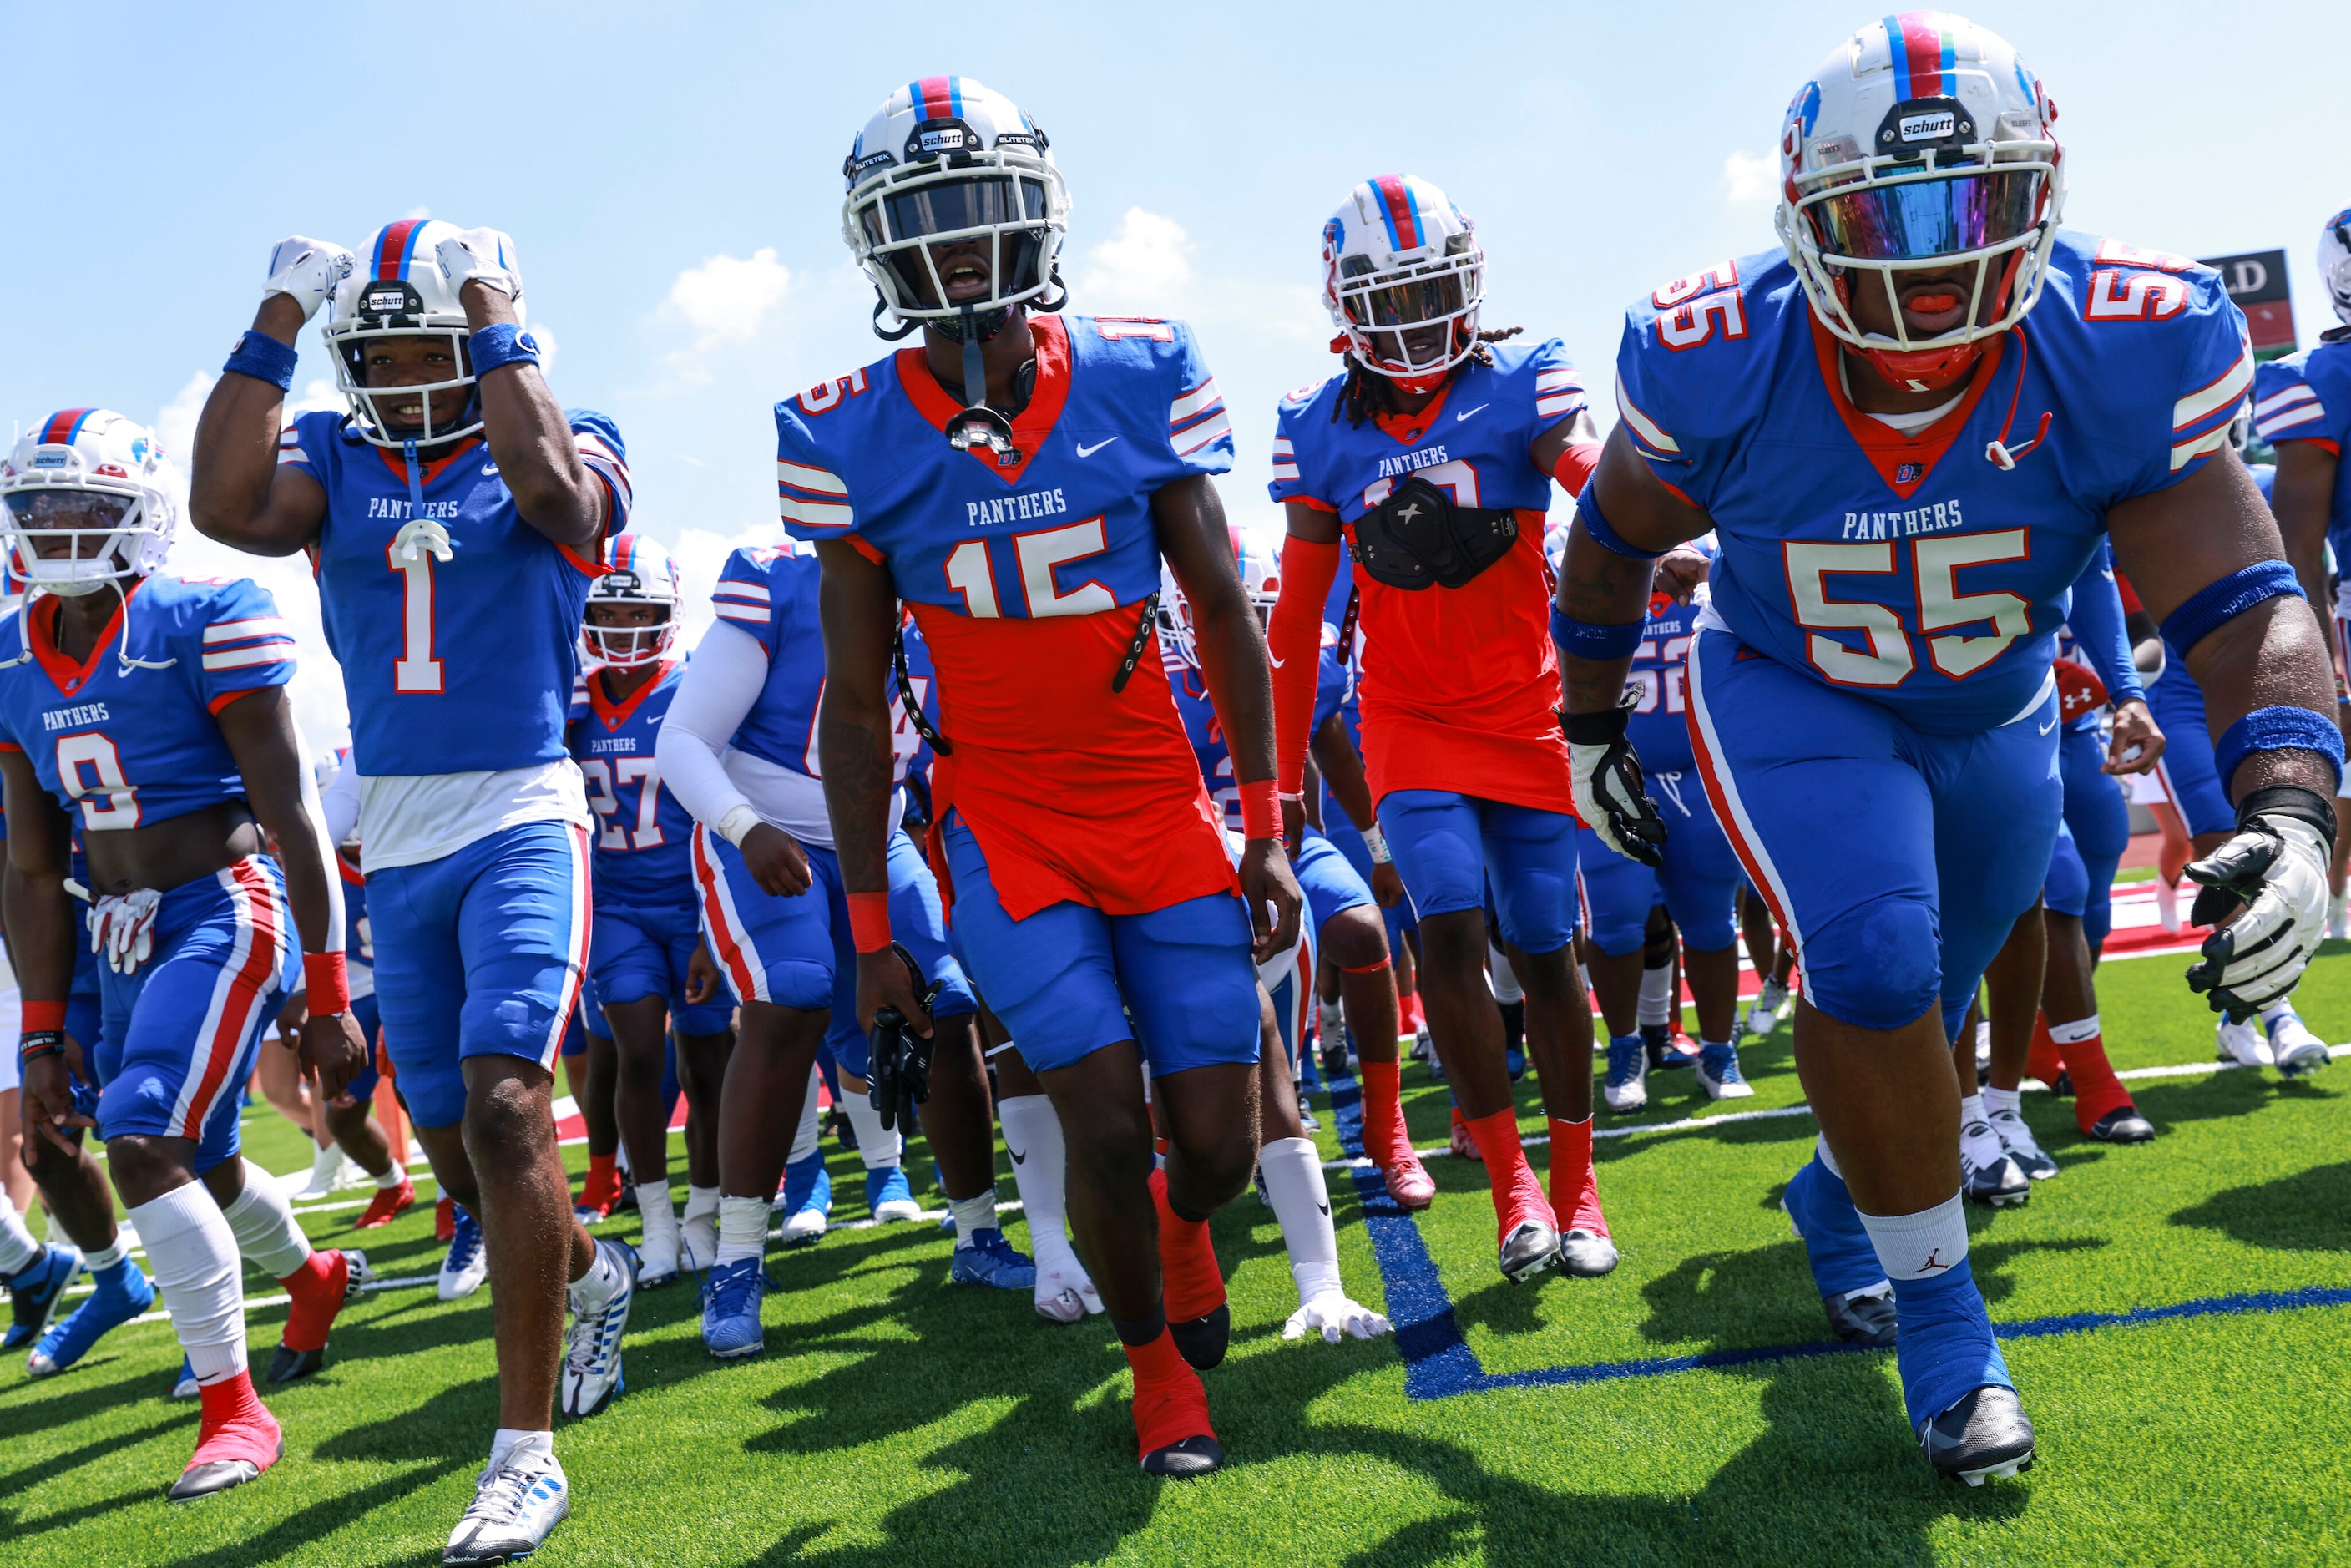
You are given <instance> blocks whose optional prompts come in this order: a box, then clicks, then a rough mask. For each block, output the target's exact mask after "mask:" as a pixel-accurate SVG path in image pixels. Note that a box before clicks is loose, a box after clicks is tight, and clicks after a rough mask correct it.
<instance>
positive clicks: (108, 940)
mask: <svg viewBox="0 0 2351 1568" xmlns="http://www.w3.org/2000/svg"><path fill="white" fill-rule="evenodd" d="M162 902H163V895H162V894H160V893H158V892H156V891H155V890H154V889H153V888H152V887H142V888H141V889H139V890H138V891H137V892H136V893H125V894H115V895H113V896H111V897H107V898H101V899H99V901H98V905H97V908H96V909H95V911H94V912H93V913H92V914H91V915H90V922H89V950H90V951H91V952H93V953H99V954H103V955H105V957H106V966H107V967H108V968H110V969H112V970H113V971H114V972H115V973H116V974H118V975H129V974H133V973H135V972H137V970H138V968H139V966H140V965H141V964H143V963H145V962H146V961H147V958H148V956H149V955H150V954H152V953H153V952H154V951H155V910H156V908H157V906H158V905H160V904H162Z"/></svg>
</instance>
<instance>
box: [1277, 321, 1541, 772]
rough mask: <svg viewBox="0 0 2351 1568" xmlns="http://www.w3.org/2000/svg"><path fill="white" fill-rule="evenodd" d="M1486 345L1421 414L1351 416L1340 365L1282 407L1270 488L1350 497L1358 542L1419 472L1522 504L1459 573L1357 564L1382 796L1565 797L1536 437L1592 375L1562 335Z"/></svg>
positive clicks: (1368, 737) (1490, 500) (1368, 751)
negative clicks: (1446, 576)
mask: <svg viewBox="0 0 2351 1568" xmlns="http://www.w3.org/2000/svg"><path fill="white" fill-rule="evenodd" d="M1488 352H1489V355H1490V360H1491V362H1490V363H1489V362H1487V361H1485V360H1482V359H1479V360H1472V361H1468V363H1467V364H1466V365H1465V366H1464V367H1463V369H1462V370H1461V371H1460V372H1459V373H1458V374H1457V375H1455V377H1454V378H1453V379H1452V381H1450V382H1447V385H1446V387H1445V389H1444V391H1442V392H1439V393H1438V394H1437V397H1436V398H1435V400H1433V401H1432V402H1430V403H1429V405H1428V406H1427V407H1426V408H1425V409H1423V410H1421V411H1420V412H1419V413H1416V414H1413V415H1411V416H1410V417H1409V418H1401V417H1397V416H1395V415H1388V414H1381V415H1375V416H1374V417H1372V418H1370V419H1367V420H1365V421H1364V423H1362V424H1360V425H1358V424H1353V423H1350V422H1349V420H1348V418H1347V416H1346V414H1345V413H1343V411H1341V409H1340V408H1339V402H1340V399H1341V397H1342V394H1343V389H1344V387H1345V385H1346V377H1345V376H1343V375H1337V376H1333V377H1332V378H1331V379H1330V380H1328V381H1326V382H1322V384H1321V385H1319V386H1311V387H1303V388H1301V389H1300V390H1299V391H1297V392H1292V393H1291V394H1290V396H1289V397H1288V398H1286V399H1284V400H1283V401H1282V403H1281V406H1280V412H1279V413H1277V415H1276V418H1275V434H1274V443H1273V480H1272V483H1271V485H1270V486H1269V489H1270V493H1271V495H1272V497H1273V498H1274V499H1275V500H1276V501H1281V502H1288V501H1301V502H1304V503H1305V504H1307V505H1309V506H1311V507H1315V508H1317V509H1318V510H1322V511H1329V512H1335V513H1337V514H1338V517H1339V522H1340V526H1341V528H1342V529H1343V531H1344V532H1345V533H1346V535H1347V537H1348V539H1349V542H1350V543H1351V544H1352V543H1353V527H1354V523H1355V521H1356V519H1357V518H1359V517H1362V516H1363V515H1364V513H1365V512H1368V511H1370V510H1371V509H1372V508H1373V507H1376V506H1378V505H1380V503H1382V502H1383V501H1384V500H1386V499H1387V497H1388V495H1389V493H1390V492H1391V491H1392V490H1394V489H1395V486H1398V485H1401V484H1403V483H1404V482H1405V481H1406V480H1407V479H1410V478H1414V477H1419V478H1422V479H1426V481H1427V482H1428V483H1429V484H1431V485H1434V486H1437V487H1438V488H1439V489H1441V490H1444V491H1446V492H1447V493H1448V494H1450V495H1451V497H1452V498H1453V502H1454V504H1455V505H1456V506H1459V507H1486V508H1499V507H1509V508H1510V509H1512V510H1513V511H1515V512H1516V513H1517V514H1518V524H1519V534H1518V540H1517V543H1516V545H1515V546H1514V547H1513V548H1512V549H1511V550H1510V554H1509V555H1507V556H1505V557H1504V558H1503V559H1500V560H1499V561H1497V562H1496V563H1495V564H1494V565H1492V566H1491V567H1489V568H1488V569H1487V570H1485V571H1483V572H1481V573H1479V575H1478V576H1477V577H1476V578H1475V579H1473V580H1471V581H1469V582H1468V583H1465V584H1464V585H1462V586H1461V587H1459V588H1434V587H1432V588H1425V589H1419V590H1408V589H1402V588H1395V587H1391V586H1389V585H1387V584H1385V583H1382V582H1378V581H1375V580H1374V579H1373V578H1372V577H1371V575H1370V574H1369V573H1368V572H1366V571H1365V570H1364V569H1363V568H1362V567H1361V566H1360V565H1358V566H1356V567H1355V569H1354V570H1353V583H1354V591H1356V592H1358V593H1360V594H1361V595H1362V601H1361V604H1360V608H1359V610H1358V612H1357V616H1358V627H1359V630H1360V632H1361V633H1362V643H1361V649H1362V653H1361V662H1362V674H1361V677H1360V680H1359V683H1358V700H1359V702H1360V705H1361V708H1362V712H1363V719H1364V772H1365V773H1366V774H1367V775H1368V776H1369V779H1370V784H1371V789H1372V798H1373V800H1374V801H1376V800H1379V799H1380V798H1381V797H1382V796H1384V795H1386V794H1388V793H1389V792H1391V791H1393V790H1396V789H1443V790H1451V791H1457V792H1459V793H1462V794H1467V795H1474V796H1478V797H1479V798H1481V799H1486V800H1502V801H1508V802H1510V803H1512V804H1515V805H1523V806H1532V807H1536V808H1539V809H1541V810H1555V811H1568V810H1573V804H1572V802H1571V800H1570V791H1569V788H1568V769H1567V743H1566V741H1565V740H1564V739H1563V738H1562V737H1561V735H1560V728H1559V717H1558V711H1557V710H1558V708H1559V704H1560V687H1559V661H1558V656H1557V653H1555V651H1554V650H1553V649H1552V641H1551V621H1550V616H1551V597H1552V577H1551V571H1550V568H1549V567H1548V566H1547V565H1546V563H1545V562H1544V560H1543V555H1542V537H1543V514H1544V512H1545V511H1546V510H1547V509H1548V508H1549V507H1550V506H1551V491H1552V476H1550V475H1549V474H1546V473H1544V472H1543V471H1542V470H1541V469H1540V468H1537V467H1536V466H1535V465H1534V463H1533V461H1532V459H1531V456H1530V455H1529V449H1530V448H1531V446H1532V445H1533V444H1534V442H1535V439H1536V438H1537V437H1538V436H1540V435H1541V434H1543V433H1544V432H1545V431H1547V430H1549V429H1551V427H1552V426H1553V425H1555V424H1557V423H1559V422H1560V421H1562V420H1563V419H1572V418H1573V417H1574V416H1575V415H1576V414H1578V413H1582V412H1583V409H1584V407H1585V402H1584V395H1583V382H1582V380H1581V379H1580V378H1579V377H1578V375H1577V374H1576V371H1575V367H1574V366H1573V364H1572V363H1570V362H1569V361H1568V357H1567V351H1566V350H1565V349H1563V348H1562V347H1561V345H1560V343H1559V340H1557V339H1552V340H1549V341H1547V342H1542V343H1537V344H1532V345H1518V344H1510V343H1503V344H1496V345H1493V346H1492V347H1490V349H1489V350H1488ZM1340 602H1342V603H1343V602H1344V601H1340Z"/></svg>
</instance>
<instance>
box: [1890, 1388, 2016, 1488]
mask: <svg viewBox="0 0 2351 1568" xmlns="http://www.w3.org/2000/svg"><path fill="white" fill-rule="evenodd" d="M1918 1447H1919V1448H1920V1449H1921V1450H1922V1451H1924V1452H1925V1454H1926V1456H1927V1462H1928V1464H1930V1465H1932V1466H1934V1467H1935V1473H1936V1474H1937V1475H1939V1476H1957V1477H1958V1478H1959V1479H1961V1480H1963V1481H1965V1482H1967V1483H1968V1485H1970V1486H1971V1487H1980V1486H1981V1485H1983V1484H1984V1481H1985V1480H1986V1479H1988V1478H1990V1477H1992V1476H2013V1475H2018V1474H2021V1473H2022V1472H2023V1471H2025V1470H2029V1469H2032V1422H2030V1421H2028V1420H2026V1419H2025V1418H2024V1406H2023V1405H2022V1403H2020V1402H2019V1401H2018V1399H2017V1397H2016V1390H2015V1389H2013V1388H2001V1387H1998V1386H1991V1387H1985V1388H1979V1389H1977V1390H1976V1391H1975V1392H1974V1393H1972V1394H1970V1395H1969V1396H1967V1397H1966V1398H1964V1399H1962V1400H1960V1401H1959V1403H1958V1404H1957V1405H1954V1406H1951V1407H1950V1408H1949V1410H1946V1411H1944V1412H1943V1413H1942V1414H1941V1415H1940V1416H1936V1417H1935V1418H1934V1419H1933V1420H1931V1421H1928V1422H1927V1423H1926V1424H1924V1425H1923V1426H1921V1427H1919V1428H1918Z"/></svg>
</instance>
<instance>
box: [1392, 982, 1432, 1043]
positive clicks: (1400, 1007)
mask: <svg viewBox="0 0 2351 1568" xmlns="http://www.w3.org/2000/svg"><path fill="white" fill-rule="evenodd" d="M1396 1022H1397V1023H1399V1024H1401V1025H1403V1026H1404V1032H1405V1033H1406V1034H1412V1035H1416V1034H1418V1033H1419V1032H1420V1031H1421V1030H1424V1029H1426V1028H1427V1027H1428V1015H1427V1014H1426V1013H1424V1012H1422V1011H1421V1010H1420V993H1419V992H1418V991H1413V992H1410V993H1408V994H1406V995H1405V996H1401V997H1398V998H1396Z"/></svg>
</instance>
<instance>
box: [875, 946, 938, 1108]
mask: <svg viewBox="0 0 2351 1568" xmlns="http://www.w3.org/2000/svg"><path fill="white" fill-rule="evenodd" d="M890 951H892V952H893V953H895V954H896V955H898V956H899V957H900V958H901V959H902V960H904V963H905V966H906V970H907V973H909V974H910V975H912V976H913V977H914V991H915V994H916V995H918V996H919V997H921V998H922V1000H923V1021H924V1022H925V1023H928V1022H929V1021H930V1017H931V999H932V998H934V997H935V996H937V995H938V990H939V988H938V985H937V983H936V982H935V981H927V980H925V979H924V977H923V967H922V966H921V965H920V964H917V963H916V962H914V955H913V954H912V953H909V952H907V951H906V949H905V946H904V944H903V943H897V942H893V943H891V944H890ZM865 1043H866V1048H867V1052H868V1054H869V1056H870V1057H871V1059H872V1060H871V1061H868V1062H867V1064H866V1071H865V1103H867V1104H869V1105H871V1106H872V1107H873V1109H874V1110H875V1111H876V1112H877V1113H880V1115H881V1117H882V1129H883V1131H884V1132H890V1131H893V1130H894V1131H898V1132H900V1133H902V1134H906V1135H912V1134H913V1132H914V1107H915V1106H917V1105H920V1104H922V1103H924V1102H925V1101H927V1100H928V1099H930V1097H931V1051H932V1046H933V1043H934V1042H933V1040H932V1037H931V1036H929V1035H926V1034H918V1033H916V1032H915V1031H914V1026H913V1025H912V1024H911V1023H909V1022H908V1021H907V1019H906V1016H905V1015H904V1013H902V1012H900V1011H899V1010H898V1009H896V1008H892V1007H884V1008H881V1009H876V1010H875V1012H874V1014H873V1030H872V1033H870V1034H869V1035H867V1036H866V1040H865Z"/></svg>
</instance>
